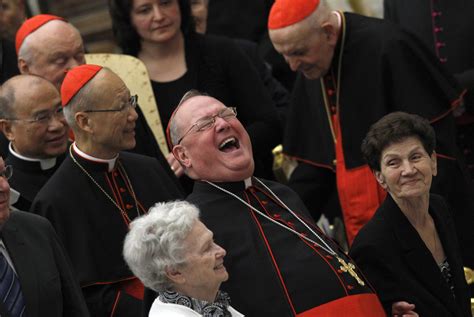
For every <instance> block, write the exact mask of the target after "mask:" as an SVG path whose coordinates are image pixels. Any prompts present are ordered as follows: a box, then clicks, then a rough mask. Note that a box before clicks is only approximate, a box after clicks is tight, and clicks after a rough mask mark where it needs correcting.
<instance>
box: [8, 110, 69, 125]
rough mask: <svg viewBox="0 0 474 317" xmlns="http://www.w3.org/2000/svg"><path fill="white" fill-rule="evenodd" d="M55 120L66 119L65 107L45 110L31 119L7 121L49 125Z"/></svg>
mask: <svg viewBox="0 0 474 317" xmlns="http://www.w3.org/2000/svg"><path fill="white" fill-rule="evenodd" d="M53 118H57V119H63V118H64V113H63V107H61V106H58V107H56V108H54V109H51V110H45V111H41V112H39V113H37V114H36V115H35V116H34V117H33V118H30V119H19V118H11V119H7V120H10V121H23V122H27V123H33V124H48V123H50V122H51V120H52V119H53Z"/></svg>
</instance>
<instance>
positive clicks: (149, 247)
mask: <svg viewBox="0 0 474 317" xmlns="http://www.w3.org/2000/svg"><path fill="white" fill-rule="evenodd" d="M197 220H199V209H198V208H197V207H196V206H194V205H193V204H191V203H189V202H186V201H173V202H167V203H157V204H155V205H154V206H153V207H151V208H150V210H149V212H148V214H146V215H143V216H141V217H139V218H137V219H135V220H134V221H132V222H131V223H130V231H129V232H128V234H127V236H126V237H125V242H124V246H123V256H124V258H125V261H126V262H127V264H128V266H129V267H130V269H131V270H132V272H133V274H134V275H135V276H136V277H138V278H139V279H140V280H141V281H142V282H143V284H144V285H145V286H146V287H148V288H150V289H152V290H154V291H157V292H158V291H164V290H168V289H171V288H172V284H171V282H170V280H169V279H168V278H167V276H166V269H167V268H170V269H172V268H177V267H179V266H181V265H183V264H184V263H185V252H184V251H185V250H184V245H183V242H184V240H185V239H186V237H187V236H188V234H189V232H190V231H191V229H192V227H193V225H194V224H195V222H196V221H197Z"/></svg>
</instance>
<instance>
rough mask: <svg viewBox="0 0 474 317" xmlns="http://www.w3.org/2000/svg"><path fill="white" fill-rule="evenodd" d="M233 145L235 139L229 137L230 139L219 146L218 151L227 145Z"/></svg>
mask: <svg viewBox="0 0 474 317" xmlns="http://www.w3.org/2000/svg"><path fill="white" fill-rule="evenodd" d="M231 142H232V143H233V142H236V140H235V138H234V137H231V138H228V139H225V140H224V141H223V142H222V143H221V144H220V145H219V150H221V149H222V148H224V147H225V146H226V145H227V144H229V143H231Z"/></svg>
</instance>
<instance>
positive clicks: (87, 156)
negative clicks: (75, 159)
mask: <svg viewBox="0 0 474 317" xmlns="http://www.w3.org/2000/svg"><path fill="white" fill-rule="evenodd" d="M72 146H73V147H74V151H75V152H76V153H77V154H79V156H82V157H83V158H85V159H87V160H89V161H93V162H98V163H106V164H108V165H109V168H108V170H109V172H112V170H113V169H114V167H115V162H116V161H117V158H118V154H117V155H116V156H115V157H114V158H111V159H108V160H106V159H101V158H97V157H93V156H91V155H89V154H86V153H84V152H82V151H81V150H79V148H78V147H77V145H76V142H74V143H73V144H72Z"/></svg>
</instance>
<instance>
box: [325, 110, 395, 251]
mask: <svg viewBox="0 0 474 317" xmlns="http://www.w3.org/2000/svg"><path fill="white" fill-rule="evenodd" d="M333 123H334V127H335V129H336V136H337V142H336V180H337V192H338V194H339V202H340V204H341V209H342V215H343V217H344V225H345V227H346V234H347V242H348V243H349V246H350V245H351V244H352V241H353V240H354V238H355V236H356V235H357V233H358V232H359V230H360V228H362V226H364V225H365V224H366V223H367V222H368V221H369V220H370V218H372V216H373V215H374V213H375V211H376V210H377V208H378V207H379V206H380V204H381V203H382V202H383V200H384V199H385V196H386V195H387V193H386V192H385V190H384V189H383V188H382V187H380V185H379V184H378V182H377V180H376V179H375V176H374V175H373V173H372V171H371V169H370V168H369V166H368V165H363V166H360V167H356V168H353V169H350V170H348V169H346V165H345V164H344V150H343V148H342V140H341V135H342V134H341V127H340V125H339V119H338V117H337V116H333Z"/></svg>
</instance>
